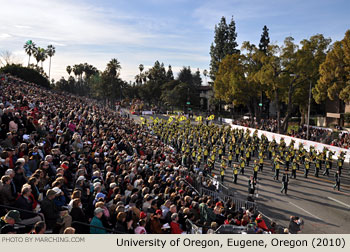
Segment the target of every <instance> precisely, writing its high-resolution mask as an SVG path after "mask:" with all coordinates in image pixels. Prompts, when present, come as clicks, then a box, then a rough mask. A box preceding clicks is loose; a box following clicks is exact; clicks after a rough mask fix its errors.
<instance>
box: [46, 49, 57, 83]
mask: <svg viewBox="0 0 350 252" xmlns="http://www.w3.org/2000/svg"><path fill="white" fill-rule="evenodd" d="M55 52H56V50H55V47H54V46H53V45H48V46H47V49H46V54H47V55H48V56H49V57H50V64H49V79H50V74H51V57H52V56H53V55H54V54H55Z"/></svg>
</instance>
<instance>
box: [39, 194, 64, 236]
mask: <svg viewBox="0 0 350 252" xmlns="http://www.w3.org/2000/svg"><path fill="white" fill-rule="evenodd" d="M40 207H41V212H42V213H43V214H44V216H45V222H46V225H47V228H48V229H51V228H53V227H54V226H55V224H56V222H57V221H58V220H59V218H60V213H59V210H58V209H57V206H56V205H55V202H54V201H53V200H49V199H48V198H45V199H44V200H43V201H42V202H41V205H40Z"/></svg>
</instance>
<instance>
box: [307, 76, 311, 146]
mask: <svg viewBox="0 0 350 252" xmlns="http://www.w3.org/2000/svg"><path fill="white" fill-rule="evenodd" d="M310 108H311V80H310V88H309V107H308V111H307V133H306V138H307V140H309V132H310Z"/></svg>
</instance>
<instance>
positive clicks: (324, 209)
mask: <svg viewBox="0 0 350 252" xmlns="http://www.w3.org/2000/svg"><path fill="white" fill-rule="evenodd" d="M132 117H133V118H134V119H135V120H139V117H137V116H132ZM158 117H159V118H164V119H167V118H166V117H164V116H158ZM255 158H256V157H253V160H255ZM253 162H254V161H252V162H250V166H249V167H246V169H245V175H238V183H237V184H233V181H232V170H231V169H228V170H229V171H227V172H226V175H225V180H224V185H226V186H227V187H229V188H230V189H232V190H234V192H235V193H236V194H237V195H240V196H241V197H244V198H246V197H247V195H248V180H249V177H250V176H252V175H253V167H252V165H253ZM219 167H220V163H218V162H216V164H215V169H214V174H216V175H218V177H219V170H220V168H219ZM323 169H324V168H323ZM335 170H336V164H335V163H333V169H332V170H331V174H330V176H329V177H326V176H323V175H322V173H323V171H324V170H322V171H321V172H320V174H321V175H320V177H318V178H316V177H314V176H313V172H314V167H313V166H312V167H311V169H310V172H309V176H308V178H304V177H303V167H302V166H301V168H300V170H299V171H297V178H296V179H292V178H290V181H289V186H288V194H287V195H285V194H282V193H281V187H282V182H281V179H282V174H280V180H279V181H276V180H273V176H274V173H273V172H272V166H271V162H270V161H269V160H265V162H264V170H263V172H259V173H258V185H257V189H256V195H255V201H256V203H257V205H258V209H259V211H261V212H262V213H263V214H264V215H265V217H266V218H267V219H271V220H273V221H275V222H277V223H278V224H281V225H283V226H286V227H288V224H289V217H290V216H299V217H301V218H302V219H303V220H304V222H305V224H304V228H303V230H302V232H303V233H306V234H350V171H349V164H344V168H343V175H342V177H341V190H340V191H337V190H334V189H333V185H334V172H335ZM280 173H282V169H281V172H280Z"/></svg>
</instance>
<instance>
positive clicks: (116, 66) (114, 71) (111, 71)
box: [106, 58, 122, 77]
mask: <svg viewBox="0 0 350 252" xmlns="http://www.w3.org/2000/svg"><path fill="white" fill-rule="evenodd" d="M121 68H122V67H121V65H120V62H119V61H118V60H117V59H115V58H114V59H111V61H109V62H108V64H107V69H106V70H107V73H108V75H109V76H111V77H118V76H119V70H120V69H121Z"/></svg>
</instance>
